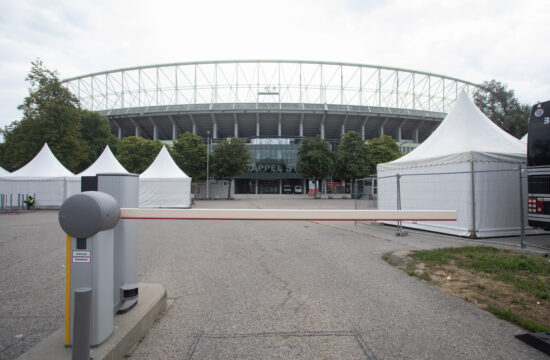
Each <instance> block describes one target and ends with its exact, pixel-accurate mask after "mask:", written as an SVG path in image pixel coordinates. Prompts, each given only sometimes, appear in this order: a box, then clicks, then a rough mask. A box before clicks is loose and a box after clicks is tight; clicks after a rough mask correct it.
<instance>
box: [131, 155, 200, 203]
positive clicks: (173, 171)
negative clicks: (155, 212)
mask: <svg viewBox="0 0 550 360" xmlns="http://www.w3.org/2000/svg"><path fill="white" fill-rule="evenodd" d="M190 206H191V178H190V177H189V176H187V175H186V174H185V173H184V172H183V171H182V170H181V169H180V168H179V167H178V165H176V163H175V162H174V160H173V159H172V157H171V156H170V153H168V150H167V149H166V147H165V146H163V147H162V149H161V150H160V152H159V154H158V155H157V157H156V158H155V161H153V163H152V164H151V165H150V166H149V167H148V168H147V169H146V170H145V171H144V172H143V173H142V174H141V175H140V176H139V207H190Z"/></svg>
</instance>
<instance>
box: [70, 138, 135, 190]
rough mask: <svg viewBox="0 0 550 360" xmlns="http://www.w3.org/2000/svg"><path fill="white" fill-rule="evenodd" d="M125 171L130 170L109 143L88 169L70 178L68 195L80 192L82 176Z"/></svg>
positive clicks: (125, 172) (124, 172)
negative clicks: (121, 162)
mask: <svg viewBox="0 0 550 360" xmlns="http://www.w3.org/2000/svg"><path fill="white" fill-rule="evenodd" d="M106 173H119V174H120V173H123V174H128V171H127V170H126V169H125V168H124V167H123V166H122V165H121V164H120V163H119V162H118V160H117V158H116V157H115V156H114V155H113V152H112V151H111V148H110V147H109V145H107V146H106V147H105V149H104V150H103V152H102V153H101V155H100V156H99V157H98V158H97V160H96V161H95V162H94V163H93V164H92V165H90V166H89V167H88V168H87V169H86V170H84V171H82V172H81V173H79V174H77V175H76V176H73V177H71V178H69V179H68V185H67V196H71V195H74V194H76V193H79V192H80V188H81V185H80V184H81V179H82V176H96V175H97V174H106Z"/></svg>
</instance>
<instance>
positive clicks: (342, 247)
mask: <svg viewBox="0 0 550 360" xmlns="http://www.w3.org/2000/svg"><path fill="white" fill-rule="evenodd" d="M196 207H197V208H207V207H211V208H220V207H225V208H237V207H238V208H347V209H350V208H353V207H354V202H353V201H352V200H343V199H339V200H304V199H303V198H302V197H299V196H287V197H283V196H272V197H270V196H262V197H254V196H250V197H241V198H240V199H239V200H236V201H202V202H197V205H196ZM0 228H1V231H0V270H1V271H0V358H1V359H13V358H16V357H17V356H18V355H19V354H21V353H22V352H23V351H25V350H26V349H28V348H30V347H31V346H32V345H34V344H35V343H36V342H38V341H39V340H40V339H42V338H44V337H46V336H47V335H49V334H50V333H51V332H53V331H55V330H56V329H58V328H59V327H61V326H62V324H63V306H64V305H63V294H64V268H63V264H64V256H65V249H64V246H65V245H64V244H65V238H64V234H63V233H62V231H61V230H60V229H59V226H58V224H57V212H55V211H44V212H37V213H34V214H25V215H5V216H0ZM139 229H140V237H139V255H138V256H139V258H138V264H139V265H138V269H139V270H138V271H139V274H138V278H139V281H140V282H151V283H161V284H163V285H164V286H165V287H166V289H167V292H168V298H169V308H168V310H167V311H166V313H165V314H164V316H163V317H162V318H161V319H160V320H159V321H158V322H157V323H155V324H154V326H153V327H152V328H151V329H150V330H149V332H148V334H147V336H146V337H145V338H144V339H143V341H141V343H139V345H138V346H137V347H136V348H135V349H134V350H133V352H132V354H131V357H130V358H131V359H546V358H547V356H546V355H544V354H543V353H540V352H538V351H537V350H535V349H532V348H530V347H529V346H527V345H525V344H524V343H522V342H520V341H518V340H516V339H515V338H514V335H515V334H518V333H523V332H524V331H523V330H522V329H520V328H518V327H516V326H514V325H511V324H508V323H507V322H504V321H502V320H499V319H497V318H495V317H494V316H493V315H491V314H489V313H487V312H485V311H483V310H480V309H477V308H476V307H475V306H473V305H472V304H470V303H467V302H465V301H463V300H460V299H457V298H453V297H451V296H448V295H446V294H443V293H442V292H441V291H439V290H438V289H437V288H435V287H432V286H430V285H429V284H427V283H425V282H422V281H420V280H418V279H416V278H413V277H409V276H407V275H406V274H405V273H403V272H402V271H400V270H397V269H395V268H394V267H392V266H390V265H388V264H387V263H386V262H384V261H383V260H382V255H383V254H384V253H386V252H389V251H396V250H409V249H427V248H437V247H447V246H464V245H469V244H477V243H473V242H471V241H467V240H464V239H458V238H454V237H449V236H441V235H436V234H430V233H423V232H417V231H414V232H410V233H409V235H408V236H406V237H395V235H394V229H393V228H391V227H383V226H378V225H363V224H360V225H357V226H355V224H354V223H353V222H351V223H347V222H345V223H344V222H329V223H316V222H269V221H261V222H244V221H227V222H225V221H216V222H206V221H174V220H160V221H159V220H157V221H153V220H149V221H139ZM549 238H550V237H549V236H537V237H529V240H530V241H533V242H537V243H538V244H542V245H546V246H550V242H549V241H548V239H549ZM504 241H509V242H516V241H517V239H514V238H509V239H505V240H504Z"/></svg>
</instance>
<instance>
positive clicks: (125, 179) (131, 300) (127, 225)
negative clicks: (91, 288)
mask: <svg viewBox="0 0 550 360" xmlns="http://www.w3.org/2000/svg"><path fill="white" fill-rule="evenodd" d="M138 184H139V175H137V174H124V173H110V174H97V188H98V190H99V191H102V192H104V193H107V194H109V195H111V196H112V197H114V198H115V199H116V200H117V202H118V204H119V206H120V207H121V208H137V207H138V204H139V191H138ZM114 232H115V243H114V280H113V281H114V284H113V286H114V290H113V304H114V310H115V312H118V313H119V314H122V313H125V312H127V311H129V310H131V309H132V308H133V307H134V306H136V304H137V301H138V300H137V298H138V285H137V237H138V230H137V222H136V221H134V220H125V219H121V220H120V221H119V222H118V224H117V225H116V227H115V229H114Z"/></svg>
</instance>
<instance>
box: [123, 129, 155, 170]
mask: <svg viewBox="0 0 550 360" xmlns="http://www.w3.org/2000/svg"><path fill="white" fill-rule="evenodd" d="M160 149H162V143H161V142H160V141H158V140H146V139H144V138H142V137H136V136H128V137H126V138H124V139H122V140H121V141H120V142H119V144H118V153H117V159H118V161H120V163H121V164H122V166H124V167H125V168H126V170H128V171H129V172H131V173H135V174H141V173H142V172H143V171H144V170H145V169H147V168H148V167H149V165H151V163H152V162H153V160H155V157H156V156H157V155H158V153H159V151H160Z"/></svg>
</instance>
